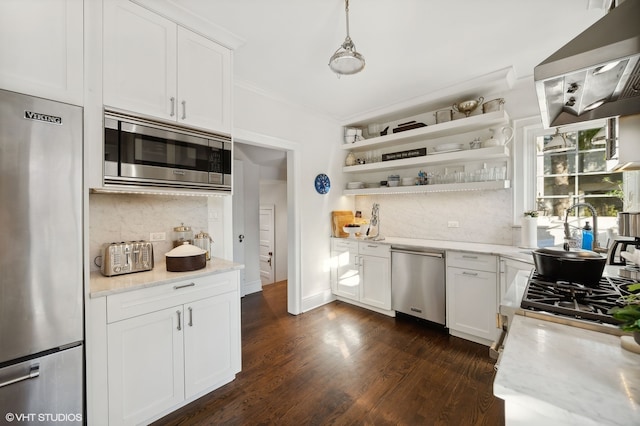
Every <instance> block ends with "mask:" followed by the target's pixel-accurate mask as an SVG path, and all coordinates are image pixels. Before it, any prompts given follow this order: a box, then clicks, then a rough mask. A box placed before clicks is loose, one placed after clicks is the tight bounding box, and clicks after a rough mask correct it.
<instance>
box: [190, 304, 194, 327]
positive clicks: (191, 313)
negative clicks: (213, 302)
mask: <svg viewBox="0 0 640 426" xmlns="http://www.w3.org/2000/svg"><path fill="white" fill-rule="evenodd" d="M189 327H193V309H192V308H191V306H189Z"/></svg>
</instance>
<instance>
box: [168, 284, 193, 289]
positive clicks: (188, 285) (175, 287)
mask: <svg viewBox="0 0 640 426" xmlns="http://www.w3.org/2000/svg"><path fill="white" fill-rule="evenodd" d="M195 285H196V283H189V284H181V285H174V286H173V289H174V290H180V289H181V288H186V287H193V286H195Z"/></svg>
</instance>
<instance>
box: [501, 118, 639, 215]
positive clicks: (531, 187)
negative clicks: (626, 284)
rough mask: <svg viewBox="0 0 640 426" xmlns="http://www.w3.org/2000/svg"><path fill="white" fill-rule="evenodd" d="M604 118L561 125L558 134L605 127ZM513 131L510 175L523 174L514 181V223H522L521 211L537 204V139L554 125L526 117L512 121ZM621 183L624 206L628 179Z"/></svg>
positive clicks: (551, 131)
mask: <svg viewBox="0 0 640 426" xmlns="http://www.w3.org/2000/svg"><path fill="white" fill-rule="evenodd" d="M606 122H607V119H599V120H592V121H585V122H582V123H575V124H571V125H567V126H560V127H558V130H559V131H560V132H561V133H567V132H576V131H579V130H585V129H592V128H595V127H601V126H605V125H606ZM513 123H514V129H515V133H516V137H515V138H514V139H515V142H516V143H515V144H514V149H513V176H522V179H517V180H516V181H515V182H514V183H513V188H514V194H513V195H514V196H513V224H514V225H515V226H517V225H521V224H522V218H523V217H524V212H525V211H529V210H535V209H536V206H537V192H536V189H537V163H536V162H537V152H536V140H537V138H538V137H540V136H547V135H553V134H554V133H555V132H556V128H555V127H552V128H549V129H545V128H543V127H542V121H541V120H540V117H539V116H533V117H527V118H523V119H519V120H514V122H513ZM623 182H624V185H623V186H624V197H625V201H624V205H625V207H626V205H627V201H626V200H627V196H628V194H627V179H625V178H624V177H623Z"/></svg>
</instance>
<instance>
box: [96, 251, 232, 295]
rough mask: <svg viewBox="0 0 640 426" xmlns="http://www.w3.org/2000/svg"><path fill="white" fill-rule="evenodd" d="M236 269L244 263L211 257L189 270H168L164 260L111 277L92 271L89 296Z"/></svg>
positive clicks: (120, 291)
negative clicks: (143, 269)
mask: <svg viewBox="0 0 640 426" xmlns="http://www.w3.org/2000/svg"><path fill="white" fill-rule="evenodd" d="M237 269H244V265H242V264H240V263H235V262H232V261H229V260H225V259H220V258H217V257H213V258H211V260H209V261H208V262H207V266H206V267H204V268H202V269H198V270H197V271H189V272H169V271H167V266H166V264H165V263H164V262H158V263H156V264H155V265H154V267H153V269H152V270H151V271H145V272H135V273H132V274H125V275H116V276H113V277H105V276H104V275H102V274H101V273H100V272H99V271H94V272H92V273H91V275H90V278H89V297H91V298H96V297H103V296H109V295H111V294H116V293H122V292H125V291H131V290H138V289H141V288H146V287H153V286H157V285H161V284H168V283H173V282H177V281H182V280H187V279H189V278H197V277H203V276H206V275H211V274H219V273H221V272H227V271H233V270H237Z"/></svg>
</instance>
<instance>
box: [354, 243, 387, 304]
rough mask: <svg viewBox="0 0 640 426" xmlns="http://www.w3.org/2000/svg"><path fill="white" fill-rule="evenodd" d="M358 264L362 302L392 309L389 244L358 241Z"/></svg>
mask: <svg viewBox="0 0 640 426" xmlns="http://www.w3.org/2000/svg"><path fill="white" fill-rule="evenodd" d="M358 264H359V265H360V273H361V275H362V287H361V288H360V302H362V303H365V304H367V305H369V306H374V307H376V308H380V309H391V251H390V247H389V246H388V245H387V244H374V243H367V242H360V243H358Z"/></svg>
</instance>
